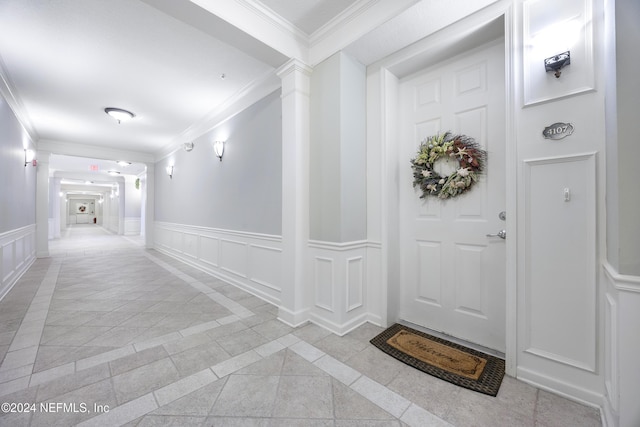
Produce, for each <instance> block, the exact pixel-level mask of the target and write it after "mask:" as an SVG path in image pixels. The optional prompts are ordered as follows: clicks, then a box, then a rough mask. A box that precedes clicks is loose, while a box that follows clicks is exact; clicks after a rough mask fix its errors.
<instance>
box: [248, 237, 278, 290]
mask: <svg viewBox="0 0 640 427" xmlns="http://www.w3.org/2000/svg"><path fill="white" fill-rule="evenodd" d="M281 262H282V249H280V248H274V247H270V246H262V245H249V278H250V279H251V281H252V282H254V283H257V284H259V285H262V286H265V287H267V288H269V289H272V290H274V291H276V292H281V291H282V289H281V285H280V284H281V283H282V270H280V269H278V268H273V266H274V265H280V263H281Z"/></svg>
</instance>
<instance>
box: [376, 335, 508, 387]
mask: <svg viewBox="0 0 640 427" xmlns="http://www.w3.org/2000/svg"><path fill="white" fill-rule="evenodd" d="M371 344H373V345H375V346H376V347H378V348H379V349H380V350H382V351H384V352H385V353H387V354H389V355H390V356H393V357H395V358H396V359H398V360H399V361H401V362H404V363H406V364H407V365H409V366H413V367H414V368H416V369H419V370H421V371H422V372H425V373H427V374H430V375H433V376H434V377H437V378H440V379H441V380H444V381H448V382H450V383H452V384H455V385H457V386H460V387H464V388H468V389H469V390H474V391H477V392H480V393H484V394H488V395H490V396H495V395H497V394H498V390H499V389H500V384H501V383H502V378H503V377H504V360H502V359H499V358H497V357H494V356H491V355H488V354H485V353H482V352H480V351H477V350H473V349H471V348H468V347H465V346H462V345H459V344H456V343H452V342H450V341H447V340H445V339H442V338H438V337H434V336H433V335H429V334H426V333H424V332H420V331H416V330H415V329H411V328H408V327H406V326H404V325H400V324H397V323H396V324H395V325H393V326H391V327H390V328H388V329H386V330H385V331H383V332H382V333H381V334H380V335H378V336H376V337H375V338H373V339H372V340H371Z"/></svg>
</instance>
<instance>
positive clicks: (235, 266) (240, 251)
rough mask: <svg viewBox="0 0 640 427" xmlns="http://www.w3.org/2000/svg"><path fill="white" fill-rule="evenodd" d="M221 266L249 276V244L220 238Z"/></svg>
mask: <svg viewBox="0 0 640 427" xmlns="http://www.w3.org/2000/svg"><path fill="white" fill-rule="evenodd" d="M220 268H222V269H223V270H226V271H228V272H230V273H233V274H236V275H238V276H241V277H247V244H246V243H244V242H236V241H233V240H225V239H220Z"/></svg>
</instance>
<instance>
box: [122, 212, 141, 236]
mask: <svg viewBox="0 0 640 427" xmlns="http://www.w3.org/2000/svg"><path fill="white" fill-rule="evenodd" d="M140 224H141V223H140V217H133V216H132V217H129V216H127V217H125V218H124V234H125V236H137V235H139V234H140V227H141V225H140Z"/></svg>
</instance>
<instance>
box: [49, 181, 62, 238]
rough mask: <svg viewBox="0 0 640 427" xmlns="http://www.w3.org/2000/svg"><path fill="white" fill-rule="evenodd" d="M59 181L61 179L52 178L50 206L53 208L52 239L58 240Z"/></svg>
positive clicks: (59, 217) (59, 218)
mask: <svg viewBox="0 0 640 427" xmlns="http://www.w3.org/2000/svg"><path fill="white" fill-rule="evenodd" d="M60 181H62V179H61V178H53V191H52V192H51V201H50V202H51V205H52V207H53V209H52V213H53V238H54V239H59V238H60V220H61V215H60V213H61V212H60V209H61V208H60Z"/></svg>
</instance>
